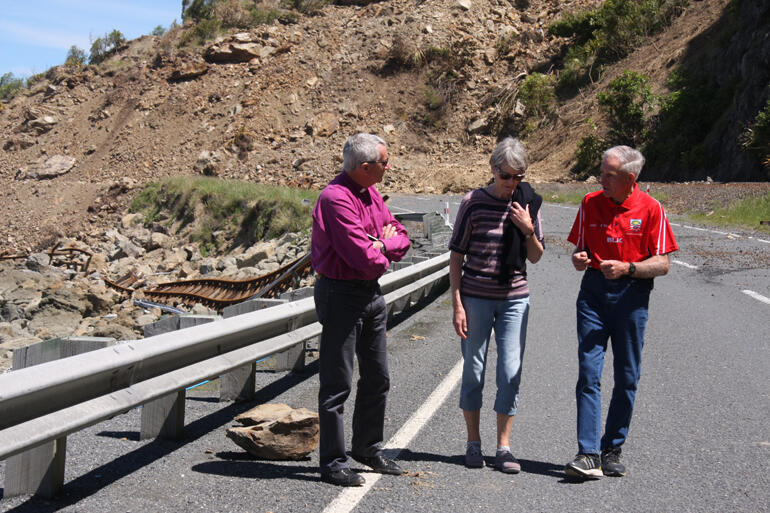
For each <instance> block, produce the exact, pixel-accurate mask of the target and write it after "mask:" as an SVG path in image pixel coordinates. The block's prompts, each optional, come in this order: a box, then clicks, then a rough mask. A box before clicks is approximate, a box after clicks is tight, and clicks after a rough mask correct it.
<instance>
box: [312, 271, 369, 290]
mask: <svg viewBox="0 0 770 513" xmlns="http://www.w3.org/2000/svg"><path fill="white" fill-rule="evenodd" d="M316 274H317V275H318V277H319V278H323V279H324V280H329V281H334V282H337V283H346V284H350V285H356V286H358V287H363V288H369V289H373V288H376V287H378V286H379V282H378V281H377V280H341V279H338V278H329V277H328V276H324V275H323V274H321V273H319V272H318V271H316Z"/></svg>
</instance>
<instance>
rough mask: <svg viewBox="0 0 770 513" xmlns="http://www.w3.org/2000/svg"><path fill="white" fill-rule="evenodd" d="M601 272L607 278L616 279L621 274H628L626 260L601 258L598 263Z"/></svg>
mask: <svg viewBox="0 0 770 513" xmlns="http://www.w3.org/2000/svg"><path fill="white" fill-rule="evenodd" d="M599 267H600V268H601V271H602V274H604V277H605V278H607V279H608V280H617V279H618V278H620V277H621V276H625V275H627V274H628V267H629V264H628V262H621V261H620V260H602V263H600V264H599Z"/></svg>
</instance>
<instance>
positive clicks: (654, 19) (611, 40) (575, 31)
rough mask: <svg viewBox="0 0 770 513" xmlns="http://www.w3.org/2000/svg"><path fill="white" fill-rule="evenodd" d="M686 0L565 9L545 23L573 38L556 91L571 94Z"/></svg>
mask: <svg viewBox="0 0 770 513" xmlns="http://www.w3.org/2000/svg"><path fill="white" fill-rule="evenodd" d="M688 3H689V1H688V0H607V1H605V2H604V3H603V4H602V5H601V6H600V7H597V8H595V9H590V10H586V11H581V12H577V13H568V14H566V15H564V16H563V17H562V18H560V19H559V20H556V21H554V22H553V23H551V24H550V25H549V27H548V32H549V33H550V34H552V35H555V36H561V37H572V38H574V41H573V46H571V47H570V48H569V49H568V50H567V52H566V54H565V58H564V64H563V70H562V73H561V74H560V77H559V84H558V87H557V91H558V92H559V94H562V95H565V94H571V93H574V92H575V91H576V89H577V88H579V87H582V86H583V85H584V84H585V83H587V82H588V80H589V79H596V78H597V77H599V76H600V75H601V72H602V69H603V67H604V66H605V65H607V64H610V63H613V62H617V61H618V60H619V59H622V58H623V57H625V56H626V55H628V54H629V53H630V52H631V51H632V50H633V49H634V48H636V47H637V46H638V45H639V43H640V42H641V41H642V39H643V38H644V37H647V36H650V35H652V34H655V33H657V32H660V31H661V30H663V29H664V28H665V27H667V26H668V25H670V24H671V22H672V21H673V20H674V18H676V17H677V16H678V15H679V14H681V13H682V12H683V10H684V7H685V6H686V5H687V4H688Z"/></svg>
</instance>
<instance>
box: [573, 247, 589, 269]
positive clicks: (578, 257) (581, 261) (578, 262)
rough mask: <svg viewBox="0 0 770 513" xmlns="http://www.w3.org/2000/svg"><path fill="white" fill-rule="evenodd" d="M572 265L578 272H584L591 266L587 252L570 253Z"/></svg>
mask: <svg viewBox="0 0 770 513" xmlns="http://www.w3.org/2000/svg"><path fill="white" fill-rule="evenodd" d="M572 265H573V266H575V269H576V270H578V271H585V270H586V269H588V266H589V265H591V258H589V256H588V252H587V251H575V252H574V253H572Z"/></svg>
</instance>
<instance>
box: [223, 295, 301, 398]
mask: <svg viewBox="0 0 770 513" xmlns="http://www.w3.org/2000/svg"><path fill="white" fill-rule="evenodd" d="M311 294H312V288H311V287H303V288H302V289H297V291H291V292H287V293H284V294H281V299H262V298H259V299H252V300H249V301H244V302H243V303H238V304H236V305H232V306H228V307H227V308H225V309H224V310H223V312H222V313H223V315H224V316H225V317H233V316H234V315H240V314H244V313H248V312H254V311H256V310H261V309H263V308H269V307H271V306H274V305H279V304H282V303H286V302H287V299H284V297H286V298H291V299H292V300H295V299H301V298H303V297H309V296H310V295H311ZM297 327H298V326H289V329H290V330H292V329H296V328H297ZM260 367H261V368H263V369H265V370H272V371H286V370H301V369H303V368H304V367H305V343H304V342H302V343H299V344H297V345H296V346H293V347H291V348H289V349H287V350H286V351H282V352H280V353H277V354H274V355H273V356H271V357H269V358H268V359H267V360H265V362H264V364H262V365H260ZM255 370H256V366H255ZM229 374H232V375H229V376H221V377H220V389H219V400H220V401H227V400H246V399H247V398H253V397H254V383H253V379H254V378H253V374H252V373H251V371H249V370H248V369H246V368H245V367H242V368H241V369H236V370H235V371H233V372H232V373H229ZM239 374H241V375H242V377H240V378H239V377H238V375H239ZM249 378H251V380H252V383H251V384H250V385H249V384H248V383H246V382H245V381H244V380H245V379H249ZM249 387H250V388H249ZM246 388H248V389H249V390H251V392H247V396H246V397H244V399H241V393H242V391H244V390H245V389H246Z"/></svg>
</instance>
